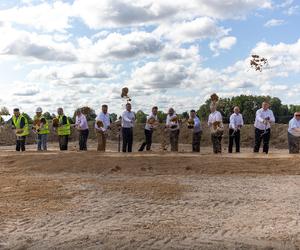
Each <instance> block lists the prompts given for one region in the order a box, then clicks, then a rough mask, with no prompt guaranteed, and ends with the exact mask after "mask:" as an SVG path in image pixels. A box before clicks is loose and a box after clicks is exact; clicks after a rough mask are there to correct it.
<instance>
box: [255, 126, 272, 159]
mask: <svg viewBox="0 0 300 250" xmlns="http://www.w3.org/2000/svg"><path fill="white" fill-rule="evenodd" d="M270 137H271V129H267V130H266V131H265V130H261V129H258V128H255V145H254V153H258V152H259V148H260V144H261V141H263V152H264V153H266V154H267V153H269V141H270Z"/></svg>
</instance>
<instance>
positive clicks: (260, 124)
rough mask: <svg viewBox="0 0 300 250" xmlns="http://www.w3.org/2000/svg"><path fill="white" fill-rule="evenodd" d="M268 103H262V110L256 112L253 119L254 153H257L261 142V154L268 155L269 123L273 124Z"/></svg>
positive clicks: (273, 119) (272, 115)
mask: <svg viewBox="0 0 300 250" xmlns="http://www.w3.org/2000/svg"><path fill="white" fill-rule="evenodd" d="M269 107H270V104H269V103H268V102H266V101H265V102H263V103H262V108H261V109H259V110H257V111H256V117H255V123H254V127H255V145H254V150H253V151H254V153H258V152H259V148H260V144H261V141H262V140H263V152H264V153H266V154H268V153H269V141H270V137H271V123H275V117H274V114H273V111H272V110H270V109H269Z"/></svg>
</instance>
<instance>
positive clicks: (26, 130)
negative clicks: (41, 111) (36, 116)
mask: <svg viewBox="0 0 300 250" xmlns="http://www.w3.org/2000/svg"><path fill="white" fill-rule="evenodd" d="M22 118H24V120H25V125H24V127H23V128H21V119H22ZM12 120H13V123H14V125H15V127H16V129H22V130H23V133H18V136H27V135H29V125H28V120H27V119H26V117H25V116H23V115H19V117H18V118H17V117H16V116H15V115H14V116H13V117H12Z"/></svg>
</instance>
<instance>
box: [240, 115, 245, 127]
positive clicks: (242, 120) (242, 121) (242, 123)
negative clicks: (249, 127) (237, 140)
mask: <svg viewBox="0 0 300 250" xmlns="http://www.w3.org/2000/svg"><path fill="white" fill-rule="evenodd" d="M240 116H241V127H243V126H244V118H243V115H242V114H240Z"/></svg>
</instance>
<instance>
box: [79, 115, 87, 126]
mask: <svg viewBox="0 0 300 250" xmlns="http://www.w3.org/2000/svg"><path fill="white" fill-rule="evenodd" d="M86 125H87V119H86V116H85V115H84V116H83V118H82V119H80V123H79V126H80V127H81V128H82V127H85V126H86Z"/></svg>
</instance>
